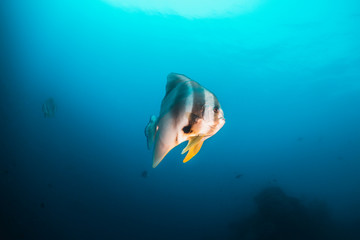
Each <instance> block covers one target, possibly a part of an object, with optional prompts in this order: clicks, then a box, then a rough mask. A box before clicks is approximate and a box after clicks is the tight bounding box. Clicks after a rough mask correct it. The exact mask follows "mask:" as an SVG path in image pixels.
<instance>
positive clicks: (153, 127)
mask: <svg viewBox="0 0 360 240" xmlns="http://www.w3.org/2000/svg"><path fill="white" fill-rule="evenodd" d="M156 131H157V118H156V116H154V115H152V116H151V117H150V120H149V123H148V124H147V126H146V128H145V136H146V138H147V146H148V149H151V148H152V146H153V145H154V141H155V134H156Z"/></svg>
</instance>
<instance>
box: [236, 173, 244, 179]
mask: <svg viewBox="0 0 360 240" xmlns="http://www.w3.org/2000/svg"><path fill="white" fill-rule="evenodd" d="M242 176H243V174H238V175H236V176H235V178H236V179H239V178H242Z"/></svg>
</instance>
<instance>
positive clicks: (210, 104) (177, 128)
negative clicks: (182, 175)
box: [145, 73, 225, 168]
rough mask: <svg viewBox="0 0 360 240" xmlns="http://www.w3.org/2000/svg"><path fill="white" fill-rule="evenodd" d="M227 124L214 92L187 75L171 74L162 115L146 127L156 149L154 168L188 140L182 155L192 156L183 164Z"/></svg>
mask: <svg viewBox="0 0 360 240" xmlns="http://www.w3.org/2000/svg"><path fill="white" fill-rule="evenodd" d="M224 124H225V118H224V112H223V110H222V109H221V106H220V103H219V101H218V99H217V97H216V96H215V95H214V94H213V93H212V92H210V91H209V90H207V89H206V88H204V87H203V86H201V85H200V84H199V83H197V82H195V81H193V80H191V79H190V78H188V77H186V76H185V75H182V74H177V73H170V74H169V75H168V77H167V84H166V94H165V97H164V99H163V100H162V102H161V108H160V115H159V117H156V116H155V115H152V116H151V117H150V121H149V123H148V124H147V126H146V128H145V136H146V138H147V145H148V148H149V149H151V148H152V147H154V149H153V150H154V151H153V168H155V167H156V166H157V165H158V164H159V163H160V162H161V161H162V160H163V159H164V157H165V156H166V154H167V153H168V152H169V151H170V150H171V149H173V148H174V147H176V146H177V145H179V144H181V143H183V142H185V141H188V144H187V146H186V147H185V148H184V150H183V151H182V154H184V153H186V152H188V153H187V155H186V157H185V159H184V160H183V162H184V163H185V162H187V161H189V160H190V159H191V158H192V157H194V156H195V155H196V154H197V153H198V152H199V151H200V149H201V146H202V144H203V142H204V141H205V140H206V139H208V138H210V137H211V136H213V135H214V134H215V133H217V132H218V131H219V130H220V129H221V128H222V127H223V126H224Z"/></svg>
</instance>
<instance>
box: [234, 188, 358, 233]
mask: <svg viewBox="0 0 360 240" xmlns="http://www.w3.org/2000/svg"><path fill="white" fill-rule="evenodd" d="M254 202H255V204H256V212H255V213H253V214H252V215H250V216H248V217H247V218H245V219H242V220H241V221H239V222H236V223H232V224H230V228H231V229H232V231H233V232H234V235H233V238H232V239H243V240H285V239H286V240H289V239H291V240H305V239H306V240H315V239H316V240H319V239H331V240H332V239H354V240H355V239H360V238H359V237H360V234H359V232H358V231H357V230H356V228H347V229H345V228H344V227H343V226H342V227H340V226H339V225H338V224H336V223H335V221H334V220H333V218H332V217H331V214H330V210H329V208H328V207H327V205H326V203H325V202H322V201H313V202H311V203H309V204H306V205H305V204H304V203H302V202H301V201H300V200H299V199H297V198H295V197H291V196H287V195H286V194H285V193H284V191H283V190H282V189H281V188H279V187H268V188H265V189H263V190H262V191H261V192H260V193H259V194H258V195H256V196H255V197H254Z"/></svg>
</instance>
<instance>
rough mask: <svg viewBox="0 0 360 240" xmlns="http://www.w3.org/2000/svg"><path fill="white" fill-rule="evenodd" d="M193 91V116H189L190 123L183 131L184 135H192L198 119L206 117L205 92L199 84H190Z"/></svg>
mask: <svg viewBox="0 0 360 240" xmlns="http://www.w3.org/2000/svg"><path fill="white" fill-rule="evenodd" d="M190 84H191V87H192V90H193V100H192V101H193V104H192V110H191V114H190V116H189V123H188V125H187V126H185V127H184V128H183V129H182V130H183V132H184V133H191V132H192V130H191V128H192V126H193V125H194V124H195V123H196V121H197V120H198V118H203V117H204V111H205V91H204V88H203V87H201V86H200V84H198V83H197V82H194V81H191V82H190Z"/></svg>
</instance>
